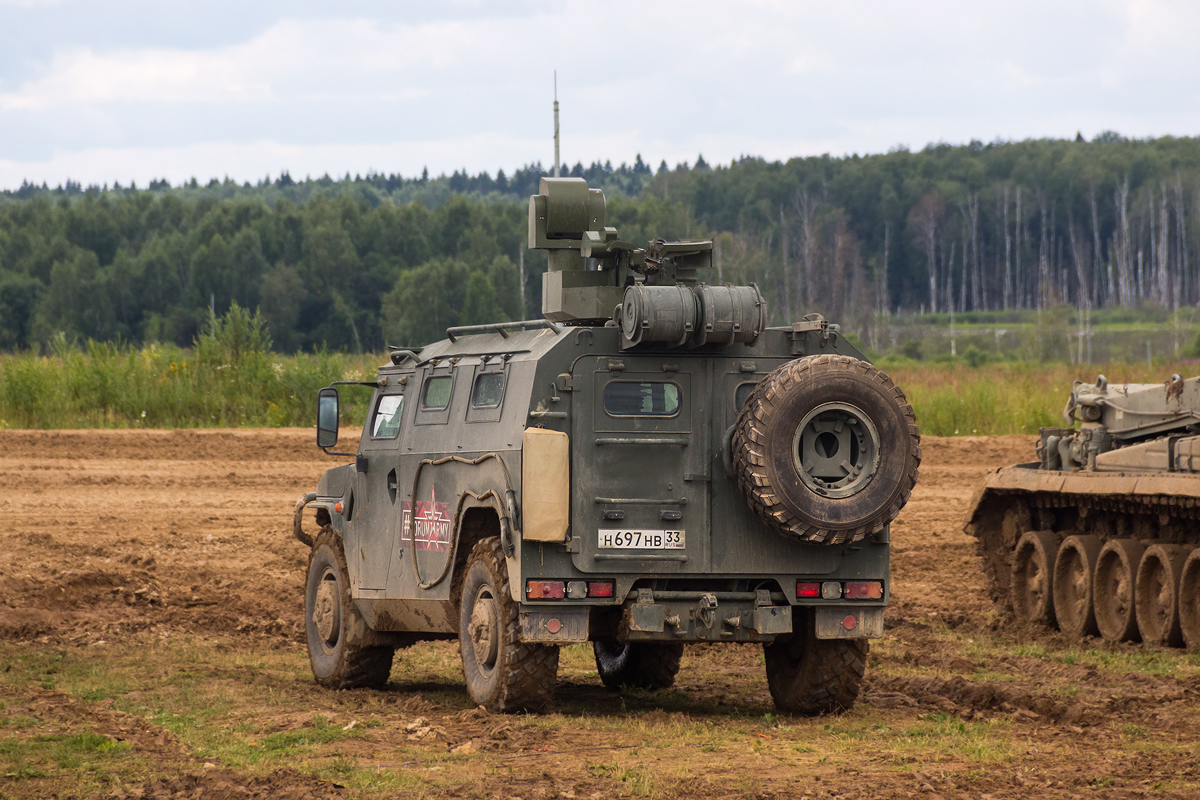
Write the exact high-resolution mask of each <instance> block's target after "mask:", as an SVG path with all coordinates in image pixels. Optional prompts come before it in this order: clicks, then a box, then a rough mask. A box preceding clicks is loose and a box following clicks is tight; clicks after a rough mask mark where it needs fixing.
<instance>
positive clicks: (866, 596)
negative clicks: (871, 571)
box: [846, 581, 883, 600]
mask: <svg viewBox="0 0 1200 800" xmlns="http://www.w3.org/2000/svg"><path fill="white" fill-rule="evenodd" d="M882 597H883V583H882V582H880V581H846V599H847V600H879V599H881V598H882Z"/></svg>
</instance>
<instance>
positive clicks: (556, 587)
mask: <svg viewBox="0 0 1200 800" xmlns="http://www.w3.org/2000/svg"><path fill="white" fill-rule="evenodd" d="M566 589H567V585H566V583H564V582H563V581H529V582H528V583H526V584H525V596H526V597H528V598H529V599H530V600H562V599H563V595H564V594H565V593H566Z"/></svg>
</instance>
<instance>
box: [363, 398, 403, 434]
mask: <svg viewBox="0 0 1200 800" xmlns="http://www.w3.org/2000/svg"><path fill="white" fill-rule="evenodd" d="M403 415H404V395H402V394H385V395H383V396H382V397H380V398H379V405H377V406H376V407H375V419H373V420H372V421H371V438H372V439H394V438H395V437H396V434H398V433H399V432H400V418H401V417H402V416H403Z"/></svg>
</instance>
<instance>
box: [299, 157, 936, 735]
mask: <svg viewBox="0 0 1200 800" xmlns="http://www.w3.org/2000/svg"><path fill="white" fill-rule="evenodd" d="M529 245H530V247H532V248H541V249H544V250H546V251H548V258H549V271H548V272H547V273H546V275H545V277H544V282H543V297H544V302H543V313H544V315H545V319H541V320H533V321H525V322H506V323H497V324H492V325H478V326H472V327H459V328H451V329H449V330H447V331H446V338H445V339H443V340H442V341H440V342H435V343H433V344H430V345H428V346H426V347H422V348H420V349H411V350H397V351H395V352H392V353H391V357H390V361H389V362H388V363H386V364H384V365H383V366H382V367H380V369H379V373H378V377H377V379H376V380H375V381H371V382H368V383H367V384H366V385H367V387H369V388H370V389H371V390H372V393H373V394H372V400H371V405H370V411H369V414H368V416H367V419H366V420H365V424H364V427H363V430H362V434H361V437H360V438H359V439H358V440H357V442H356V446H355V449H354V450H347V451H346V452H344V453H333V454H334V455H340V456H344V457H346V458H348V459H351V463H346V464H345V465H343V466H338V467H334V468H333V469H330V470H329V471H328V472H326V473H325V475H324V476H323V477H322V478H321V480H320V483H319V484H318V486H317V489H316V492H314V493H312V494H308V495H306V496H305V497H303V498H302V499H301V500H300V501H299V503H298V504H297V506H296V512H295V517H294V520H293V526H294V531H295V535H296V536H297V538H299V539H300V540H301V541H302V542H304V543H305V544H307V545H308V546H310V547H311V548H312V552H311V555H310V558H309V567H308V575H307V581H306V590H305V626H306V630H307V640H308V649H309V655H310V661H311V663H312V668H313V673H314V675H315V676H316V680H317V682H318V683H319V684H321V685H323V686H329V687H336V688H348V687H357V686H379V685H382V684H383V683H385V682H386V681H387V679H388V677H389V672H390V669H391V664H392V658H393V653H394V651H395V650H396V648H398V647H404V646H407V645H410V644H412V643H413V642H416V641H419V640H423V639H458V640H459V650H460V653H461V659H462V667H463V673H464V676H465V680H466V685H467V690H468V692H469V693H470V696H471V698H472V699H473V700H474V701H475V702H477V703H479V704H482V705H484V706H487V707H488V708H490V709H494V710H499V711H513V710H519V709H533V710H536V709H539V708H542V707H544V706H546V705H547V704H548V703H549V702H550V700H551V695H552V692H553V689H554V684H555V673H556V670H557V665H558V648H559V647H560V646H561V645H564V644H570V643H575V642H590V643H592V646H593V649H594V651H595V657H596V664H597V669H598V672H599V675H600V677H601V679H602V680H603V682H604V683H605V684H607V685H609V686H620V685H633V686H640V687H648V688H660V687H665V686H669V685H670V684H671V683H672V682H673V681H674V680H675V676H676V673H677V672H678V670H679V666H680V658H681V656H682V654H683V646H684V644H685V643H687V642H739V643H747V644H758V645H761V646H763V647H764V648H765V655H766V658H765V660H766V671H767V679H768V683H769V687H770V690H771V694H772V696H773V698H774V699H775V702H776V704H777V705H778V706H779V708H781V709H784V710H787V711H793V712H799V713H821V712H828V711H834V710H837V709H843V708H848V707H850V706H851V705H852V704H853V703H854V702H855V699H856V697H857V695H858V691H859V685H860V682H861V680H862V676H863V670H864V667H865V664H866V654H867V640H868V639H869V638H871V637H878V636H880V635H881V634H882V631H883V611H884V606H885V605H886V604H887V602H888V598H889V593H890V575H889V553H890V549H889V541H888V524H889V522H890V521H891V520H892V519H893V518H894V517H895V516H896V514H897V513H898V512H899V511H900V509H901V507H902V506H903V505H904V503H905V502H906V501H907V499H908V497H909V494H910V492H911V491H912V488H913V485H914V483H915V481H916V479H917V468H918V464H919V462H920V441H919V434H918V431H917V427H916V424H915V422H914V419H913V413H912V408H911V407H910V406H909V405H908V404H907V403H906V402H905V399H904V395H903V394H902V393H901V392H900V390H899V389H897V388H896V387H895V386H893V384H892V382H891V381H890V380H889V379H888V377H887V376H886V375H884V374H882V373H881V372H879V371H878V370H876V369H875V368H874V367H872V366H871V365H870V364H869V363H868V362H867V361H866V360H865V359H864V358H863V356H862V354H861V353H859V352H858V351H857V350H855V348H854V347H853V346H852V345H851V344H850V343H849V342H848V341H846V339H845V338H844V337H842V336H841V335H840V333H839V330H838V327H837V326H836V325H832V324H829V323H828V322H826V321H825V320H824V319H822V318H820V317H819V316H816V315H812V316H810V317H808V318H806V319H805V320H804V321H801V322H798V323H795V324H792V325H789V326H787V327H780V328H768V327H767V326H766V324H765V321H766V309H765V306H764V302H763V298H762V295H761V294H760V293H759V291H758V289H757V288H755V287H753V286H713V285H707V284H704V283H702V282H701V280H700V275H701V272H702V271H703V270H704V269H706V268H708V267H710V266H711V259H712V243H711V242H707V241H698V242H664V241H661V240H657V241H654V242H651V243H650V244H649V246H647V247H644V248H641V247H635V246H633V245H631V244H628V243H625V242H622V241H621V240H620V239H619V238H618V237H617V231H616V230H615V229H614V228H612V227H608V226H606V225H605V202H604V196H603V194H601V193H600V192H599V191H597V190H593V189H589V188H588V186H587V184H586V183H585V182H584V181H582V180H579V179H544V180H543V181H542V183H541V186H540V193H539V194H538V195H536V196H534V197H532V198H531V199H530V205H529ZM339 383H342V382H339ZM338 388H339V387H338V386H337V385H333V386H330V387H327V388H325V389H322V390H321V392H320V394H319V401H318V406H319V410H318V417H319V419H318V425H317V440H318V444H319V445H320V446H321V447H323V448H326V452H329V450H328V448H332V447H334V446H336V442H337V437H338V394H337V392H338ZM354 391H362V389H354ZM306 509H311V510H312V512H314V514H315V522H316V526H317V530H318V532H317V533H316V534H315V535H313V534H310V533H309V532H307V531H306V530H305V523H304V520H305V517H306Z"/></svg>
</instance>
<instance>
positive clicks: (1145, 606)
mask: <svg viewBox="0 0 1200 800" xmlns="http://www.w3.org/2000/svg"><path fill="white" fill-rule="evenodd" d="M1187 555H1188V551H1187V548H1186V547H1180V546H1178V545H1174V544H1155V545H1151V546H1150V547H1147V548H1146V552H1145V553H1143V554H1142V560H1141V563H1140V564H1139V565H1138V571H1137V584H1136V585H1135V587H1134V590H1133V607H1134V609H1135V610H1136V613H1137V624H1138V631H1139V632H1140V633H1141V634H1142V641H1143V642H1146V643H1148V644H1157V645H1160V646H1166V647H1181V646H1183V632H1182V631H1181V630H1180V627H1179V577H1180V573H1182V572H1183V562H1184V559H1186V558H1187Z"/></svg>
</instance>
